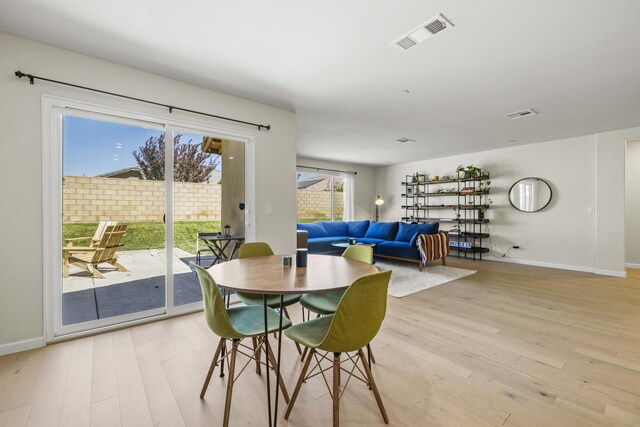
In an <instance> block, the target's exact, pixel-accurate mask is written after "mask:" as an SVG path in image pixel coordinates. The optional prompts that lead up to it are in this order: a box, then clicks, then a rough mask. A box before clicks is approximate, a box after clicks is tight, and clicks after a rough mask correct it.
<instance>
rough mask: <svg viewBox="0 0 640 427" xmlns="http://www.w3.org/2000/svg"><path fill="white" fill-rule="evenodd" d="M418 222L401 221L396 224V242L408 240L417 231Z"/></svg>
mask: <svg viewBox="0 0 640 427" xmlns="http://www.w3.org/2000/svg"><path fill="white" fill-rule="evenodd" d="M418 227H420V224H407V223H406V222H401V223H399V224H398V234H396V239H395V240H396V241H397V242H410V241H411V238H412V237H413V235H414V234H416V233H417V232H418Z"/></svg>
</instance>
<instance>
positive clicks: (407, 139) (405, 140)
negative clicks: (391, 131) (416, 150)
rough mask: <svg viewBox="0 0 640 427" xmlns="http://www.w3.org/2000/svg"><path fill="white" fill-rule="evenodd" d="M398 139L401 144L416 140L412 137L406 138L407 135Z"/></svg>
mask: <svg viewBox="0 0 640 427" xmlns="http://www.w3.org/2000/svg"><path fill="white" fill-rule="evenodd" d="M396 141H398V142H399V143H400V144H410V143H412V142H416V141H415V140H413V139H411V138H405V137H402V138H398V139H396Z"/></svg>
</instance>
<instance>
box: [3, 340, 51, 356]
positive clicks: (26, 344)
mask: <svg viewBox="0 0 640 427" xmlns="http://www.w3.org/2000/svg"><path fill="white" fill-rule="evenodd" d="M44 346H45V340H44V337H38V338H31V339H29V340H24V341H16V342H10V343H7V344H0V356H4V355H5V354H11V353H19V352H21V351H26V350H32V349H34V348H39V347H44Z"/></svg>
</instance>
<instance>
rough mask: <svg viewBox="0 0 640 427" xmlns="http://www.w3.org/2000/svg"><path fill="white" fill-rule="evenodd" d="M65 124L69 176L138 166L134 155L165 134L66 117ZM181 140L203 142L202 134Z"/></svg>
mask: <svg viewBox="0 0 640 427" xmlns="http://www.w3.org/2000/svg"><path fill="white" fill-rule="evenodd" d="M63 123H64V124H63V141H64V147H63V150H64V151H63V173H64V175H67V176H96V175H100V174H104V173H107V172H113V171H116V170H119V169H125V168H129V167H134V166H138V163H137V162H136V159H135V158H134V157H133V152H134V151H135V150H136V149H137V148H139V147H141V146H142V145H144V143H145V141H146V140H147V139H149V138H150V137H159V136H160V135H162V133H163V132H162V131H159V130H155V129H147V128H144V127H140V126H131V125H124V124H120V123H112V122H105V121H101V120H93V119H87V118H84V117H76V116H64V122H63ZM180 140H181V141H182V142H188V141H189V140H191V141H192V143H200V142H201V141H202V135H195V134H188V133H183V134H182V138H181V139H180ZM218 169H220V168H219V167H218Z"/></svg>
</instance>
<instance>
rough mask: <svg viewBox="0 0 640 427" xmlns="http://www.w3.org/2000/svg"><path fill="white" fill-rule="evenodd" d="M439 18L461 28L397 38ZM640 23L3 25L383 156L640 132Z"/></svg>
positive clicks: (606, 12) (409, 12) (461, 7)
mask: <svg viewBox="0 0 640 427" xmlns="http://www.w3.org/2000/svg"><path fill="white" fill-rule="evenodd" d="M438 13H442V14H444V15H445V16H446V17H447V18H448V19H449V20H451V21H452V22H453V23H454V24H455V27H454V28H451V29H447V30H446V31H444V32H443V33H441V34H439V35H437V36H436V37H434V38H432V39H430V40H427V41H425V42H424V43H422V44H421V45H419V46H417V47H415V48H413V49H411V50H409V51H407V52H402V51H400V50H398V49H397V48H395V47H393V46H392V45H391V44H390V42H391V41H392V40H394V39H396V38H397V37H398V36H400V35H402V34H404V33H406V32H407V31H409V30H411V29H413V28H414V27H416V26H417V25H419V24H420V23H422V22H423V21H425V20H427V19H429V18H431V17H433V16H435V15H437V14H438ZM639 18H640V1H637V0H615V1H611V0H610V1H606V0H562V1H557V0H538V1H517V0H492V1H478V0H446V1H445V0H441V1H435V0H405V1H383V0H376V1H372V0H348V1H345V0H342V1H337V0H324V1H300V0H270V1H263V0H244V1H219V0H218V1H215V0H206V1H205V0H182V1H180V2H177V1H169V0H155V1H151V0H146V1H145V0H111V1H108V2H95V1H82V0H56V1H51V0H0V31H5V32H8V33H12V34H16V35H19V36H23V37H27V38H30V39H34V40H38V41H42V42H45V43H49V44H52V45H55V46H60V47H63V48H67V49H70V50H74V51H77V52H81V53H84V54H88V55H91V56H95V57H99V58H104V59H107V60H110V61H114V62H117V63H122V64H126V65H130V66H133V67H136V68H139V69H143V70H147V71H151V72H154V73H157V74H162V75H166V76H169V77H173V78H176V79H179V80H184V81H188V82H192V83H196V84H199V85H202V86H206V87H211V88H214V89H217V90H221V91H224V92H228V93H231V94H235V95H239V96H243V97H246V98H250V99H255V100H258V101H261V102H265V103H268V104H272V105H276V106H280V107H283V108H287V109H290V110H292V111H296V112H297V117H298V154H299V155H301V156H305V157H313V158H319V159H327V160H337V161H349V162H355V163H363V164H374V165H383V164H387V163H399V162H406V161H412V160H418V159H428V158H435V157H442V156H447V155H452V154H458V153H464V152H472V151H480V150H486V149H492V148H500V147H505V146H509V145H514V144H525V143H531V142H537V141H545V140H551V139H557V138H563V137H569V136H577V135H585V134H590V133H595V132H599V131H605V130H611V129H619V128H625V127H632V126H638V125H640V25H639V24H638V22H639ZM25 71H29V72H34V71H32V70H25ZM45 71H46V70H38V72H39V73H41V74H43V75H46V72H45ZM404 89H408V90H410V93H409V94H408V95H406V94H401V91H402V90H404ZM162 101H165V102H170V100H167V99H163V100H162ZM187 107H188V106H187ZM525 108H533V109H534V110H536V111H537V112H539V113H540V114H539V115H537V116H534V117H530V118H523V119H516V120H508V119H506V118H504V117H503V114H506V113H510V112H513V111H516V110H520V109H525ZM212 113H215V111H212ZM399 137H408V138H411V139H414V140H415V141H416V142H415V143H411V144H399V143H397V142H394V141H395V140H396V139H397V138H399ZM509 140H515V141H516V142H515V143H509V142H508V141H509Z"/></svg>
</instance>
